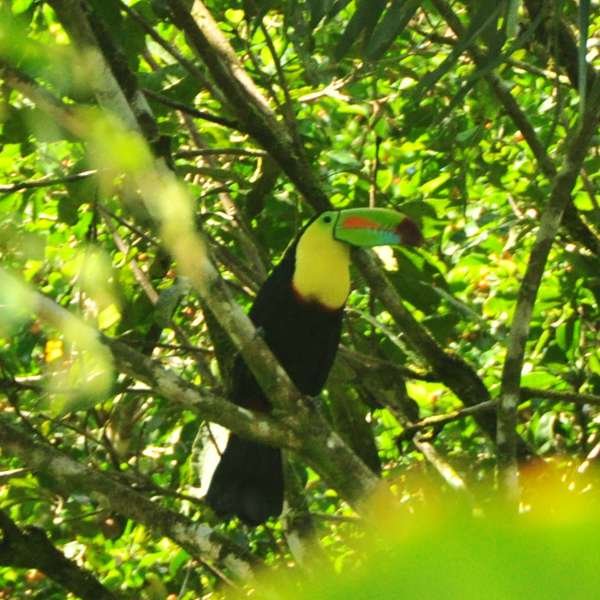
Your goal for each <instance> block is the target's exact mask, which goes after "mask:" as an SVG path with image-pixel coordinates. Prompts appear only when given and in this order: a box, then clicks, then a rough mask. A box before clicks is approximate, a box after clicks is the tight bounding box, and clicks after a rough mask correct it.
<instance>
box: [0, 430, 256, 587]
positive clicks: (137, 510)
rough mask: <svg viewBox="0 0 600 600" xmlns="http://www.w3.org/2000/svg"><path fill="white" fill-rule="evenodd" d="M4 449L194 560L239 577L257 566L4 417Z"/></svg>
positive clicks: (64, 489) (218, 537)
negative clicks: (216, 565) (222, 566)
mask: <svg viewBox="0 0 600 600" xmlns="http://www.w3.org/2000/svg"><path fill="white" fill-rule="evenodd" d="M0 446H1V447H2V449H3V451H4V452H6V453H8V454H10V455H12V456H16V457H18V458H19V459H20V460H21V461H23V463H24V464H26V465H28V466H29V467H31V468H32V469H33V470H34V471H36V472H38V473H43V474H45V475H48V476H50V479H49V481H50V485H51V486H52V487H53V489H56V490H57V491H60V492H61V493H66V494H69V495H70V494H71V493H73V492H85V493H87V494H90V495H92V496H94V497H95V498H96V499H97V500H99V501H102V502H103V503H104V504H105V505H106V506H108V507H109V508H110V509H111V510H114V511H115V512H117V513H119V514H121V515H123V516H124V517H127V518H130V519H133V520H134V521H137V522H139V523H143V524H144V525H146V526H147V527H148V528H150V529H151V530H152V531H156V532H157V533H160V534H161V535H165V536H167V537H169V538H171V539H172V540H173V541H174V542H175V543H176V544H178V545H179V546H181V547H182V548H184V549H185V550H187V551H188V552H189V553H190V554H192V555H193V556H196V557H198V558H200V559H204V560H209V561H211V562H212V561H217V562H218V561H221V562H223V564H225V565H226V566H227V567H228V568H229V569H231V571H232V573H234V574H235V575H236V576H237V577H238V578H240V579H243V578H247V577H248V575H249V574H250V572H251V571H252V569H253V568H254V566H255V564H256V561H255V559H253V557H252V555H251V554H250V553H249V552H248V551H247V550H246V549H245V548H242V547H240V546H238V545H237V544H235V543H233V542H231V541H230V540H228V539H227V538H225V537H224V536H223V535H222V534H220V533H218V532H216V531H214V530H213V529H211V528H210V527H209V526H208V525H205V524H203V523H199V522H194V521H192V520H190V519H188V518H187V517H184V516H183V515H182V514H180V513H177V512H174V511H171V510H166V509H163V508H161V507H160V506H158V505H157V504H155V503H154V502H151V501H150V500H148V499H147V498H146V497H145V496H144V495H143V494H140V493H138V492H136V491H134V490H132V489H131V488H130V487H129V486H127V485H123V484H121V483H118V482H116V481H113V480H112V479H111V478H110V477H108V476H107V475H104V474H103V473H100V472H99V471H96V470H95V469H92V468H90V467H86V466H84V465H82V464H80V463H78V462H77V461H75V460H73V459H71V458H69V457H68V456H67V455H66V454H64V453H63V452H60V451H58V450H56V449H54V448H53V447H52V446H50V445H47V444H41V443H39V442H37V441H35V440H34V439H33V438H32V437H30V436H27V435H25V434H24V433H22V432H20V431H19V430H17V429H15V428H14V427H12V426H11V425H9V424H8V423H6V421H5V420H4V419H0Z"/></svg>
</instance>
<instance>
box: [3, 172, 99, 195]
mask: <svg viewBox="0 0 600 600" xmlns="http://www.w3.org/2000/svg"><path fill="white" fill-rule="evenodd" d="M96 173H98V171H97V170H96V169H90V170H89V171H81V172H80V173H73V174H72V175H64V176H63V177H43V178H42V179H35V180H33V181H18V182H17V183H9V184H3V185H0V194H10V193H12V192H18V191H20V190H31V189H36V188H43V187H49V186H51V185H61V184H64V183H69V182H71V181H78V180H79V179H86V178H88V177H91V176H92V175H96Z"/></svg>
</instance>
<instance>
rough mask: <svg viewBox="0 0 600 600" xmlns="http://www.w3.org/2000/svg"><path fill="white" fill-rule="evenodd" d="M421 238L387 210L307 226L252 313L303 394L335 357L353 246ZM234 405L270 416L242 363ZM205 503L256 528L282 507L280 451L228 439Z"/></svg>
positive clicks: (342, 213) (319, 384)
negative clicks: (266, 413)
mask: <svg viewBox="0 0 600 600" xmlns="http://www.w3.org/2000/svg"><path fill="white" fill-rule="evenodd" d="M420 241H421V233H420V230H419V228H418V227H417V225H416V224H415V223H414V221H412V220H411V219H410V218H408V217H406V215H404V214H401V213H399V212H396V211H394V210H389V209H381V208H372V209H369V208H363V209H346V210H331V211H327V212H323V213H321V214H320V215H318V216H317V217H315V218H314V219H313V220H312V221H310V222H309V223H308V224H307V225H306V226H305V227H304V228H303V229H302V231H301V232H300V234H299V235H298V237H297V238H296V240H295V241H294V242H293V243H292V244H291V245H290V247H289V248H288V250H287V252H286V253H285V255H284V257H283V259H282V260H281V262H280V263H279V264H278V265H277V266H276V267H275V268H274V269H273V271H272V272H271V274H270V276H269V277H268V279H267V280H266V281H265V283H264V284H263V286H262V287H261V289H260V291H259V292H258V295H257V297H256V300H255V301H254V304H253V306H252V309H251V310H250V318H251V319H252V321H253V322H254V324H255V325H256V326H257V327H258V328H260V330H261V331H262V334H263V336H264V339H265V341H266V343H267V345H268V346H269V347H270V349H271V351H272V352H273V354H274V355H275V356H276V357H277V359H278V360H279V362H280V363H281V365H282V366H283V367H284V369H285V370H286V371H287V373H288V375H289V377H290V379H291V380H292V381H293V382H294V383H295V384H296V386H297V387H298V389H299V390H300V392H302V393H303V394H307V395H309V396H315V395H317V394H318V393H319V392H320V391H321V389H322V388H323V386H324V385H325V380H326V379H327V376H328V374H329V371H330V369H331V365H332V363H333V359H334V357H335V354H336V352H337V347H338V343H339V340H340V330H341V325H342V314H343V310H344V304H345V302H346V297H347V296H348V293H349V291H350V273H349V267H350V245H353V246H362V247H370V246H381V245H392V244H403V245H417V244H418V243H420ZM232 380H233V382H232V392H231V400H232V401H233V402H234V403H235V404H237V405H238V406H242V407H244V408H248V409H250V410H256V411H262V412H267V411H269V410H270V404H269V401H268V400H267V398H266V397H265V395H264V394H263V392H262V390H261V388H260V387H259V385H258V383H257V382H256V380H255V379H254V376H253V375H252V373H251V372H250V370H249V369H248V367H247V366H246V363H245V362H244V360H243V358H241V356H238V358H237V359H236V361H235V364H234V367H233V373H232ZM206 500H207V502H208V504H209V505H210V506H211V507H212V508H213V510H214V511H215V512H216V513H217V514H218V515H221V516H227V517H229V516H234V515H237V516H238V517H239V518H240V519H241V520H242V521H244V522H246V523H248V524H250V525H257V524H259V523H262V522H263V521H265V520H266V519H267V518H268V517H270V516H275V515H279V514H280V513H281V510H282V505H283V473H282V463H281V451H280V450H279V449H278V448H273V447H270V446H266V445H263V444H259V443H256V442H254V441H250V440H246V439H243V438H240V437H239V436H237V435H236V434H234V433H232V434H230V436H229V440H228V442H227V446H226V448H225V451H224V452H223V454H222V456H221V459H220V462H219V464H218V466H217V468H216V470H215V472H214V474H213V477H212V480H211V483H210V486H209V489H208V492H207V494H206Z"/></svg>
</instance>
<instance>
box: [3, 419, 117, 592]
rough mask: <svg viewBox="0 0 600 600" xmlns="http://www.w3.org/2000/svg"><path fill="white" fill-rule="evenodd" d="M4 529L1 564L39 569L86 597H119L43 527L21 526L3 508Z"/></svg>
mask: <svg viewBox="0 0 600 600" xmlns="http://www.w3.org/2000/svg"><path fill="white" fill-rule="evenodd" d="M0 427H1V425H0ZM0 435H1V434H0ZM0 531H1V532H2V539H1V541H0V564H2V565H5V566H11V567H17V568H22V569H37V570H38V571H41V572H42V573H44V574H45V575H47V576H48V577H50V578H51V579H53V580H54V581H56V583H58V584H59V585H61V586H63V587H64V588H66V589H67V590H69V591H70V592H72V593H73V594H75V595H76V596H79V597H80V598H83V599H84V600H116V598H117V597H118V596H117V595H116V594H113V593H112V592H111V591H110V590H109V589H108V588H106V587H104V586H103V585H102V584H101V583H100V582H99V581H98V580H97V579H96V578H95V577H94V576H93V575H92V573H90V572H89V571H87V570H85V569H83V568H82V567H79V566H78V565H77V564H76V563H74V562H73V561H71V560H68V559H67V558H66V557H65V555H64V554H63V553H62V552H60V551H59V550H57V548H55V547H54V545H53V544H52V543H51V542H50V540H49V539H48V538H47V537H46V533H45V532H44V530H43V529H40V528H38V527H27V528H25V529H21V528H19V526H18V525H17V524H16V523H15V522H14V521H13V520H12V519H11V518H10V517H9V516H8V515H7V514H6V513H5V512H4V511H0Z"/></svg>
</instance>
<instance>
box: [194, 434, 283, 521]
mask: <svg viewBox="0 0 600 600" xmlns="http://www.w3.org/2000/svg"><path fill="white" fill-rule="evenodd" d="M205 500H206V502H207V503H208V504H209V506H210V507H211V508H212V509H213V510H214V511H215V513H217V514H218V515H219V516H222V517H231V516H234V515H236V516H238V517H239V518H240V519H241V520H242V521H244V523H247V524H248V525H259V524H260V523H263V522H264V521H266V520H267V519H268V518H269V517H271V516H278V515H279V514H281V510H282V508H283V469H282V465H281V450H279V448H272V447H271V446H265V445H264V444H257V443H256V442H251V441H249V440H245V439H242V438H240V437H238V436H237V435H235V434H233V433H232V434H231V435H230V436H229V441H228V442H227V447H226V448H225V452H223V456H221V460H220V462H219V464H218V466H217V468H216V469H215V472H214V474H213V477H212V480H211V482H210V487H209V488H208V492H207V493H206V498H205Z"/></svg>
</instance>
